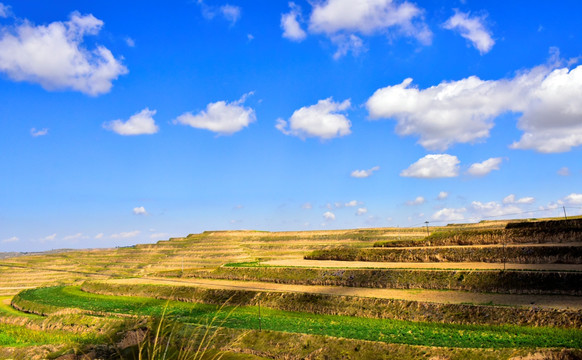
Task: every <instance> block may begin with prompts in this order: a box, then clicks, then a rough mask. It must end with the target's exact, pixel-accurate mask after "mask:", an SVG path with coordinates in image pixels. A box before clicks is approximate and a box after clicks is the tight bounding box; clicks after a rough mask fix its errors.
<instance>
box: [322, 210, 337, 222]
mask: <svg viewBox="0 0 582 360" xmlns="http://www.w3.org/2000/svg"><path fill="white" fill-rule="evenodd" d="M323 218H324V219H325V220H326V221H333V220H335V214H334V213H332V212H331V211H326V212H324V213H323Z"/></svg>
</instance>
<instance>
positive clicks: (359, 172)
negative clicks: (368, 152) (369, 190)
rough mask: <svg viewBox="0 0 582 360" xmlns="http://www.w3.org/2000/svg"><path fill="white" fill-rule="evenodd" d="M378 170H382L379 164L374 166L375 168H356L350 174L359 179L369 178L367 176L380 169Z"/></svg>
mask: <svg viewBox="0 0 582 360" xmlns="http://www.w3.org/2000/svg"><path fill="white" fill-rule="evenodd" d="M378 170H380V167H379V166H374V167H373V168H371V169H368V170H354V171H352V173H351V174H350V176H351V177H354V178H358V179H362V178H367V177H369V176H371V175H372V174H373V173H374V171H378Z"/></svg>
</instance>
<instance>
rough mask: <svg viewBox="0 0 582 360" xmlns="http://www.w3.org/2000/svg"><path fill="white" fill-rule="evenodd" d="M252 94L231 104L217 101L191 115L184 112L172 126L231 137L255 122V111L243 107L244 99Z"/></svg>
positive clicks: (245, 95) (250, 93)
mask: <svg viewBox="0 0 582 360" xmlns="http://www.w3.org/2000/svg"><path fill="white" fill-rule="evenodd" d="M252 94H253V92H252V91H251V92H249V93H247V94H244V95H243V96H242V97H241V98H240V99H239V100H237V101H233V102H230V103H229V102H226V101H217V102H214V103H210V104H208V105H207V106H206V110H202V111H200V112H199V113H198V114H196V115H193V114H192V113H191V112H186V113H184V114H182V115H180V116H178V117H177V118H176V120H174V124H182V125H189V126H192V127H193V128H197V129H205V130H209V131H212V132H215V133H217V134H219V135H232V134H234V133H236V132H238V131H241V130H242V129H244V128H245V127H247V126H249V124H250V123H252V122H255V121H256V115H255V110H254V109H252V108H250V107H245V106H243V104H244V102H245V101H246V98H247V97H248V96H250V95H252Z"/></svg>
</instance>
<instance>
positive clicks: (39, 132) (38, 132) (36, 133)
mask: <svg viewBox="0 0 582 360" xmlns="http://www.w3.org/2000/svg"><path fill="white" fill-rule="evenodd" d="M47 134H48V129H47V128H44V129H39V130H37V129H36V128H32V129H30V135H31V136H32V137H39V136H45V135H47Z"/></svg>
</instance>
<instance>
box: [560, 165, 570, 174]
mask: <svg viewBox="0 0 582 360" xmlns="http://www.w3.org/2000/svg"><path fill="white" fill-rule="evenodd" d="M558 175H561V176H570V175H571V173H570V169H569V168H567V167H566V166H564V167H563V168H560V170H558Z"/></svg>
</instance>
